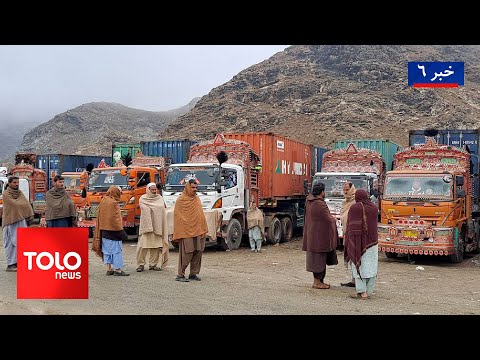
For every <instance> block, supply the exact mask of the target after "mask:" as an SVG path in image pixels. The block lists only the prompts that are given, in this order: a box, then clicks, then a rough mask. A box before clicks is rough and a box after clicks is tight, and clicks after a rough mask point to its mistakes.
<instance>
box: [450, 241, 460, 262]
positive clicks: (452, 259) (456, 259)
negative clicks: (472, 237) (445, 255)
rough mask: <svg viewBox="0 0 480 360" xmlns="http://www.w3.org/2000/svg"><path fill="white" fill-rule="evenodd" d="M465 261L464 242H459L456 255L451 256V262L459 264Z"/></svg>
mask: <svg viewBox="0 0 480 360" xmlns="http://www.w3.org/2000/svg"><path fill="white" fill-rule="evenodd" d="M462 261H463V242H462V241H459V242H458V246H457V248H456V249H455V254H451V255H450V262H451V263H453V264H459V263H461V262H462Z"/></svg>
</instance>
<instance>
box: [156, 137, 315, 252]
mask: <svg viewBox="0 0 480 360" xmlns="http://www.w3.org/2000/svg"><path fill="white" fill-rule="evenodd" d="M312 149H313V147H312V146H311V145H306V144H303V143H300V142H297V141H293V140H290V139H288V138H285V137H283V136H279V135H275V134H273V133H225V134H217V136H216V137H215V139H214V140H213V141H204V142H200V143H198V144H195V145H193V146H192V147H191V148H190V157H189V161H188V162H187V163H178V164H172V165H170V166H169V169H168V172H167V177H166V183H165V189H164V191H163V197H164V200H165V203H166V205H167V207H169V208H170V207H172V206H174V204H175V201H176V199H177V198H178V197H179V196H180V194H181V192H182V191H183V188H184V186H185V182H186V181H188V180H189V179H195V180H196V182H197V184H198V193H197V194H198V195H199V197H200V200H201V202H202V206H203V208H204V209H205V210H208V211H210V210H212V209H217V210H218V211H219V212H221V214H222V225H221V227H220V230H219V231H218V233H217V237H216V238H215V237H213V238H208V239H207V242H209V243H219V244H220V245H221V246H222V247H223V249H225V250H234V249H237V248H238V247H239V246H240V244H241V241H242V236H243V235H246V234H247V233H248V227H247V224H246V212H247V210H248V204H249V201H250V199H253V200H254V201H255V203H256V204H257V205H258V207H259V208H260V209H261V210H262V211H263V212H264V216H265V221H264V224H265V230H266V233H267V242H269V243H278V242H280V241H289V240H290V239H291V238H292V236H293V231H294V229H296V228H302V227H303V221H304V210H305V197H306V194H307V192H308V188H309V185H310V184H309V181H310V179H311V166H312ZM221 152H224V153H226V155H227V156H228V160H226V161H219V160H218V158H217V156H218V154H219V153H221Z"/></svg>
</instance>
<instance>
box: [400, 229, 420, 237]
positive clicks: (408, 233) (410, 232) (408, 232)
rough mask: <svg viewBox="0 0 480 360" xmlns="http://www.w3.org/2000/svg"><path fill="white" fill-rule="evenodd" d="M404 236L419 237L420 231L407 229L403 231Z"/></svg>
mask: <svg viewBox="0 0 480 360" xmlns="http://www.w3.org/2000/svg"><path fill="white" fill-rule="evenodd" d="M403 236H404V237H411V238H417V237H418V231H417V230H405V231H404V232H403Z"/></svg>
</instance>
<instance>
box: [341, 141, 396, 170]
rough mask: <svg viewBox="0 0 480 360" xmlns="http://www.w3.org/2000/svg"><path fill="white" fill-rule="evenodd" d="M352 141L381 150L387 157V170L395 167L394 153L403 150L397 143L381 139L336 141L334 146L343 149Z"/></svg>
mask: <svg viewBox="0 0 480 360" xmlns="http://www.w3.org/2000/svg"><path fill="white" fill-rule="evenodd" d="M350 143H353V144H354V145H355V146H356V147H357V148H364V149H370V150H375V151H377V152H379V153H380V154H381V155H382V157H383V158H384V159H385V163H386V166H387V171H389V170H392V168H393V155H394V154H395V153H396V152H397V151H399V150H402V147H401V146H400V145H398V144H395V143H394V142H393V141H390V140H380V139H361V140H341V141H336V142H335V144H334V146H333V148H334V149H343V148H346V147H347V146H348V144H350Z"/></svg>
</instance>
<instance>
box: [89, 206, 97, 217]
mask: <svg viewBox="0 0 480 360" xmlns="http://www.w3.org/2000/svg"><path fill="white" fill-rule="evenodd" d="M98 207H99V204H91V205H90V208H89V209H88V217H89V218H96V217H97V216H98Z"/></svg>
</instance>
